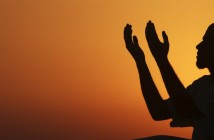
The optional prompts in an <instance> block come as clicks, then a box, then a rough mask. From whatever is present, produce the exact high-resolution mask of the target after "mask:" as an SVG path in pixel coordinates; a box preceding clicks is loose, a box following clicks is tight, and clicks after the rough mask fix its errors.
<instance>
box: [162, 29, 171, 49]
mask: <svg viewBox="0 0 214 140" xmlns="http://www.w3.org/2000/svg"><path fill="white" fill-rule="evenodd" d="M162 36H163V43H164V44H165V45H166V46H167V47H168V46H169V40H168V36H167V34H166V32H165V31H163V32H162Z"/></svg>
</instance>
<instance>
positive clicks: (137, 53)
mask: <svg viewBox="0 0 214 140" xmlns="http://www.w3.org/2000/svg"><path fill="white" fill-rule="evenodd" d="M124 40H125V43H126V48H127V49H128V51H129V53H130V54H131V55H132V57H133V58H134V59H135V60H136V61H140V60H144V59H145V56H144V53H143V50H142V49H141V48H140V46H139V44H138V39H137V37H136V36H133V37H132V26H131V25H129V24H127V25H126V27H125V28H124Z"/></svg>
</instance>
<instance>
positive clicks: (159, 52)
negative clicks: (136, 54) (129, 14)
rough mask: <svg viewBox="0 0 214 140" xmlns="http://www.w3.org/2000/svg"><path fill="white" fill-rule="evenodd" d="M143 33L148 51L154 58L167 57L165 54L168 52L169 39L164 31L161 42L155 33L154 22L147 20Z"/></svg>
mask: <svg viewBox="0 0 214 140" xmlns="http://www.w3.org/2000/svg"><path fill="white" fill-rule="evenodd" d="M145 34H146V39H147V42H148V45H149V48H150V51H151V53H152V55H153V56H154V58H155V59H156V60H160V59H165V58H167V54H168V52H169V41H168V37H167V34H166V33H165V31H163V32H162V36H163V42H161V41H160V40H159V38H158V35H157V33H156V30H155V25H154V23H152V22H151V21H149V22H148V23H147V26H146V30H145Z"/></svg>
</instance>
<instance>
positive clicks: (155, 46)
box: [146, 21, 197, 118]
mask: <svg viewBox="0 0 214 140" xmlns="http://www.w3.org/2000/svg"><path fill="white" fill-rule="evenodd" d="M162 35H163V40H164V42H163V43H162V42H160V41H159V39H158V36H157V33H156V31H155V27H154V24H153V23H152V22H151V21H149V22H148V24H147V27H146V39H147V42H148V45H149V48H150V51H151V53H152V55H153V56H154V58H155V60H156V63H157V65H158V67H159V69H160V72H161V75H162V78H163V81H164V84H165V86H166V89H167V91H168V94H169V96H170V98H171V100H172V102H173V105H174V106H175V108H176V110H177V112H178V114H179V115H180V116H181V117H184V118H191V117H192V116H194V114H195V113H196V112H195V111H196V110H197V109H196V106H195V104H194V102H193V99H192V98H191V97H190V95H189V94H187V91H186V89H185V87H184V86H183V84H182V83H181V81H180V80H179V78H178V76H177V75H176V73H175V71H174V70H173V68H172V66H171V64H170V63H169V61H168V58H167V54H168V51H169V42H168V37H167V35H166V33H165V32H163V33H162Z"/></svg>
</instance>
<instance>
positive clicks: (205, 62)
mask: <svg viewBox="0 0 214 140" xmlns="http://www.w3.org/2000/svg"><path fill="white" fill-rule="evenodd" d="M196 48H197V50H198V52H197V61H196V65H197V67H198V68H199V69H203V68H208V69H213V68H214V23H213V24H211V25H210V26H209V27H208V29H207V31H206V33H205V35H204V37H203V40H202V41H201V42H200V43H199V44H198V45H197V46H196Z"/></svg>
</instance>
